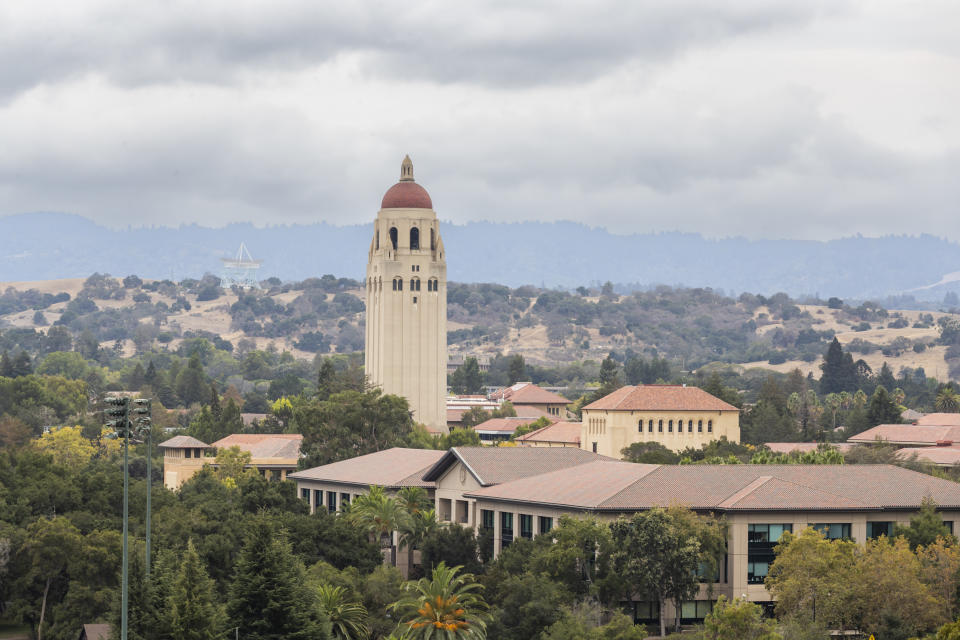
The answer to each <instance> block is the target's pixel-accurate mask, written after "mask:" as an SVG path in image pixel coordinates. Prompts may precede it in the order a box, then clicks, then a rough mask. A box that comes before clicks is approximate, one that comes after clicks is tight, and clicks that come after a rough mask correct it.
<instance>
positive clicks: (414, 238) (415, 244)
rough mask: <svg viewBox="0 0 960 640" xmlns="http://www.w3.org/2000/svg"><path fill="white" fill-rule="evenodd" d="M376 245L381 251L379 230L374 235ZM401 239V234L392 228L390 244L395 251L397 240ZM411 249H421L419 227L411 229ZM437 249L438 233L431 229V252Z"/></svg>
mask: <svg viewBox="0 0 960 640" xmlns="http://www.w3.org/2000/svg"><path fill="white" fill-rule="evenodd" d="M374 237H375V239H374V245H375V247H376V249H377V250H378V251H379V250H380V230H379V229H377V231H376V233H375V234H374ZM399 237H400V232H399V231H397V228H396V227H390V244H391V246H392V247H393V250H394V251H396V250H397V240H398V239H399ZM410 248H411V249H419V248H420V229H419V228H418V227H412V228H411V229H410ZM436 248H437V232H436V231H435V230H434V229H430V250H431V251H433V250H434V249H436Z"/></svg>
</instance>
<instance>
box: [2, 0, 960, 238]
mask: <svg viewBox="0 0 960 640" xmlns="http://www.w3.org/2000/svg"><path fill="white" fill-rule="evenodd" d="M958 25H960V2H957V1H956V0H923V1H905V0H904V1H899V2H894V1H887V0H823V1H819V0H804V1H802V2H797V1H796V0H786V1H783V2H778V1H775V0H725V1H719V0H718V1H716V2H705V1H694V0H643V1H637V0H622V1H619V2H617V1H613V0H590V1H585V2H581V3H565V2H559V1H557V0H545V1H543V2H538V1H535V0H524V1H523V2H507V1H496V0H490V1H486V2H481V1H474V2H470V3H458V2H449V1H448V0H447V1H442V0H437V1H428V2H419V1H415V0H409V1H403V2H329V3H325V2H318V1H317V0H303V1H298V0H271V1H270V2H266V1H264V2H245V1H243V0H230V1H229V2H228V1H219V0H204V1H203V2H186V1H178V0H163V1H151V0H137V1H136V2H129V1H117V2H109V1H94V0H90V1H86V0H84V1H81V0H76V1H73V2H69V3H52V2H51V3H46V2H40V1H35V2H27V1H20V0H15V1H13V2H4V3H2V4H0V59H2V60H3V61H4V64H3V65H0V215H7V214H15V213H24V212H30V211H63V212H70V213H77V214H81V215H84V216H87V217H90V218H92V219H95V220H97V221H99V222H102V223H105V224H109V225H111V226H120V225H123V226H125V225H127V224H132V225H151V224H154V225H176V224H181V223H194V222H195V223H199V224H202V225H205V226H219V225H223V224H226V223H229V222H233V221H252V222H254V223H256V224H260V225H263V224H276V223H293V222H315V221H328V222H332V223H336V224H355V223H362V222H367V221H370V220H371V219H372V217H373V216H374V215H375V214H376V211H377V209H378V208H379V201H380V197H381V196H382V193H383V191H385V190H386V188H388V187H389V186H390V184H392V183H393V182H394V181H395V180H396V178H397V177H398V174H399V165H400V160H401V159H402V157H403V154H404V153H409V154H410V155H411V157H412V158H413V160H414V166H415V171H416V176H417V179H418V181H419V182H420V183H421V184H423V185H424V186H426V187H427V189H428V190H429V191H430V193H431V195H432V197H433V201H434V206H435V208H436V209H437V211H438V213H439V214H440V216H441V218H443V219H444V220H448V221H452V222H457V223H463V222H467V221H471V220H496V221H514V220H547V221H549V220H576V221H582V222H585V223H588V224H591V225H599V226H603V227H606V228H608V229H610V230H611V231H614V232H617V233H629V232H646V231H667V230H682V231H698V232H702V233H704V234H705V235H708V236H712V237H724V236H730V235H742V236H748V237H775V238H810V239H825V238H833V237H839V236H846V235H851V234H856V233H861V234H863V235H870V236H873V235H881V234H888V233H911V234H915V233H920V232H928V233H935V234H938V235H946V236H947V237H950V238H951V239H954V240H960V215H958V214H960V206H958V203H960V38H958V37H957V27H958Z"/></svg>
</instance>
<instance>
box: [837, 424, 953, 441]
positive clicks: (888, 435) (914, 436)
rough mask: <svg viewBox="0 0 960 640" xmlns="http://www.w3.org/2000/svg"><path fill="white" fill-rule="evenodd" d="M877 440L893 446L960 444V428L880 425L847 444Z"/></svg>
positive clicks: (859, 434) (856, 436)
mask: <svg viewBox="0 0 960 640" xmlns="http://www.w3.org/2000/svg"><path fill="white" fill-rule="evenodd" d="M877 439H880V440H886V441H887V442H892V443H893V444H915V445H929V446H933V445H935V444H937V442H938V441H944V440H951V441H953V442H958V443H960V427H950V426H932V425H919V424H881V425H877V426H876V427H873V428H872V429H867V430H866V431H864V432H862V433H858V434H857V435H854V436H850V437H849V438H847V442H854V443H868V442H874V441H876V440H877Z"/></svg>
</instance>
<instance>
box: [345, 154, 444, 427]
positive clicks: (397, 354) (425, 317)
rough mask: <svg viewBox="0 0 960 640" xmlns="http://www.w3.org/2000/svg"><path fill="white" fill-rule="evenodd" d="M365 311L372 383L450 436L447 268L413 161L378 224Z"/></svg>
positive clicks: (386, 202) (405, 162)
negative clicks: (400, 400)
mask: <svg viewBox="0 0 960 640" xmlns="http://www.w3.org/2000/svg"><path fill="white" fill-rule="evenodd" d="M366 305H367V317H366V323H367V324H366V341H365V354H364V366H365V371H366V375H367V378H368V379H369V381H370V383H371V384H373V385H376V386H379V387H380V388H381V389H383V391H384V393H392V394H396V395H399V396H403V397H404V398H406V399H407V402H408V403H409V404H410V409H411V410H412V411H413V418H414V420H416V421H417V422H420V423H423V424H425V425H426V426H428V427H430V428H431V429H432V430H434V431H441V432H446V430H447V412H446V404H445V398H446V390H447V263H446V258H445V253H444V249H443V240H442V239H441V238H440V229H439V226H438V223H437V214H436V213H435V212H434V210H433V202H432V201H431V199H430V195H429V194H428V193H427V191H426V189H424V188H423V187H421V186H420V185H418V184H417V183H416V182H415V181H414V179H413V163H412V162H411V161H410V157H409V156H407V157H405V158H404V160H403V163H402V165H401V167H400V181H399V182H398V183H397V184H395V185H393V186H392V187H390V189H389V190H387V193H386V194H385V195H384V196H383V201H382V203H381V208H380V212H379V213H378V214H377V219H376V221H375V222H374V226H373V239H372V240H371V241H370V251H369V258H368V261H367V279H366Z"/></svg>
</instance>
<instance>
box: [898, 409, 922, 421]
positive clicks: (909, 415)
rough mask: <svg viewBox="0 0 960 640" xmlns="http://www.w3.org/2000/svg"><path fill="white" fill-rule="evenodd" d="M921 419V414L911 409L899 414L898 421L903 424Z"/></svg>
mask: <svg viewBox="0 0 960 640" xmlns="http://www.w3.org/2000/svg"><path fill="white" fill-rule="evenodd" d="M922 417H923V414H922V413H920V412H919V411H915V410H913V409H904V410H903V412H902V413H901V414H900V419H901V420H903V421H904V422H916V421H917V420H919V419H920V418H922Z"/></svg>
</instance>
